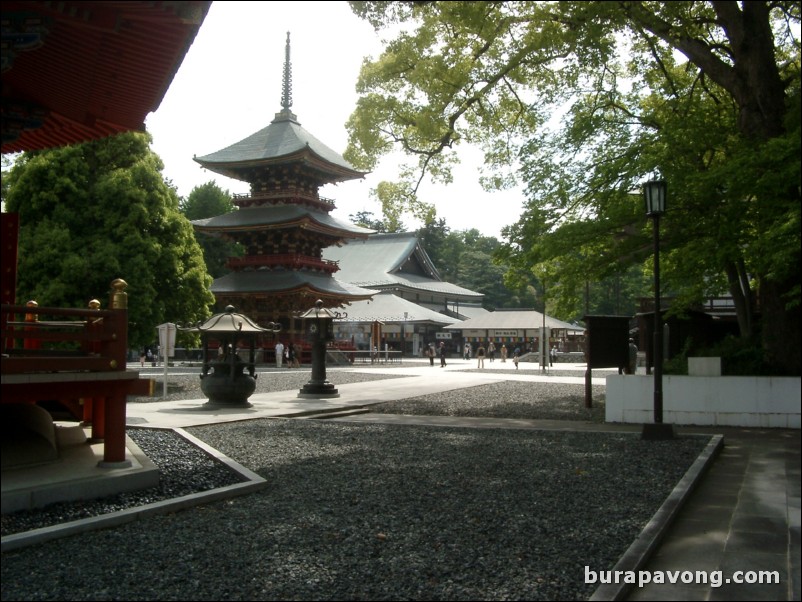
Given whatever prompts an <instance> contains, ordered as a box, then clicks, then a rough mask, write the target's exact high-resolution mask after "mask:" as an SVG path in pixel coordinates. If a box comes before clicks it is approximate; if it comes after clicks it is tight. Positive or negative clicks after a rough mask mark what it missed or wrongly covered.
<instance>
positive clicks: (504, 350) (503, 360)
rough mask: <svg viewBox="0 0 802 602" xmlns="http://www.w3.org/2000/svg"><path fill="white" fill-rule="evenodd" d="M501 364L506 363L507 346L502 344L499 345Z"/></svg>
mask: <svg viewBox="0 0 802 602" xmlns="http://www.w3.org/2000/svg"><path fill="white" fill-rule="evenodd" d="M501 363H502V364H506V363H507V346H506V345H505V344H504V343H502V344H501Z"/></svg>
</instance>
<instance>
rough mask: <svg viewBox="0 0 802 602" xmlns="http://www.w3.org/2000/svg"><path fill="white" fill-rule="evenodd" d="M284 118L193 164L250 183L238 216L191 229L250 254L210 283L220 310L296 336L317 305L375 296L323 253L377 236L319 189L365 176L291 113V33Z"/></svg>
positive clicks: (339, 304) (280, 115)
mask: <svg viewBox="0 0 802 602" xmlns="http://www.w3.org/2000/svg"><path fill="white" fill-rule="evenodd" d="M283 78H284V80H283V90H282V101H281V111H280V112H279V113H276V115H275V118H274V119H273V121H272V122H271V123H270V125H268V126H267V127H266V128H264V129H262V130H260V131H258V132H256V133H255V134H252V135H251V136H249V137H247V138H245V139H244V140H241V141H240V142H237V143H235V144H232V145H231V146H229V147H227V148H224V149H222V150H219V151H217V152H214V153H211V154H209V155H205V156H203V157H195V161H197V162H198V163H199V164H200V165H202V166H203V167H204V168H206V169H209V170H211V171H213V172H215V173H218V174H221V175H224V176H227V177H229V178H234V179H237V180H242V181H244V182H248V183H249V184H250V193H249V194H245V195H235V196H234V199H233V201H234V204H235V205H236V206H237V207H238V210H235V211H232V212H230V213H227V214H224V215H219V216H217V217H213V218H208V219H202V220H196V221H194V222H193V225H194V227H195V229H196V230H197V231H198V232H202V233H206V234H211V235H214V236H220V237H223V238H225V239H227V240H229V241H234V242H237V243H240V245H241V246H242V247H243V248H244V250H245V254H244V255H243V256H242V257H233V258H231V259H230V260H229V262H228V267H229V268H230V269H231V272H230V273H228V274H226V275H225V276H222V277H221V278H217V279H216V280H215V281H214V283H213V284H212V293H213V294H214V295H215V298H216V300H217V304H218V306H219V307H221V308H222V307H224V306H226V305H233V306H234V307H235V308H236V309H237V311H239V312H241V313H243V314H245V315H247V316H249V317H250V318H252V319H253V320H254V321H256V322H257V323H259V324H261V323H268V322H280V323H281V324H282V332H285V333H288V336H289V337H293V336H295V334H297V327H298V326H300V325H299V324H297V325H296V324H295V319H294V316H297V315H298V314H300V313H302V312H304V311H306V310H308V309H309V308H310V307H312V306H313V305H314V304H315V301H316V300H318V299H320V300H322V301H323V306H324V307H328V308H339V307H346V306H347V305H348V304H350V303H351V302H354V301H360V300H366V299H370V298H371V297H372V296H373V295H374V294H375V292H374V291H372V290H368V289H364V288H361V287H359V286H356V285H353V284H349V283H346V282H343V281H341V280H339V279H337V278H335V276H334V275H335V273H336V272H337V271H338V269H339V266H338V265H337V262H336V261H331V260H326V259H324V258H323V249H325V248H326V247H331V246H336V245H339V244H342V243H343V242H345V241H347V240H349V239H364V238H367V236H368V235H369V234H370V233H371V232H372V230H368V229H365V228H362V227H360V226H356V225H354V224H351V223H348V222H343V221H340V220H337V219H335V218H333V217H332V216H331V215H329V214H330V212H331V211H332V210H333V209H334V208H335V205H334V202H333V201H331V200H329V199H325V198H322V197H321V196H320V194H319V189H320V187H321V186H323V185H325V184H329V183H336V182H343V181H347V180H353V179H356V178H361V177H364V175H365V174H364V173H363V172H360V171H357V170H356V169H354V168H353V167H352V166H351V165H350V164H349V163H348V162H347V161H346V160H345V159H344V158H343V157H342V156H341V155H339V154H338V153H337V152H335V151H333V150H332V149H330V148H329V147H327V146H326V145H325V144H323V143H322V142H320V141H319V140H318V139H317V138H315V137H314V136H313V135H312V134H310V133H309V132H307V131H306V130H305V129H304V128H302V127H301V124H300V123H299V122H298V118H297V117H296V115H295V114H294V113H293V112H292V111H291V110H290V107H291V106H292V91H291V64H290V38H289V33H288V34H287V43H286V57H285V64H284V76H283Z"/></svg>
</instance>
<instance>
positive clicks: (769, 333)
mask: <svg viewBox="0 0 802 602" xmlns="http://www.w3.org/2000/svg"><path fill="white" fill-rule="evenodd" d="M798 284H799V283H798V282H784V283H776V282H772V281H770V280H763V281H762V282H761V283H760V310H761V314H762V320H761V325H762V328H761V330H762V332H761V336H762V340H763V348H764V350H765V351H766V355H767V357H768V360H769V361H770V362H771V364H772V365H773V366H776V367H777V368H778V369H779V370H778V371H779V372H781V373H785V374H788V375H793V376H799V375H800V374H802V355H800V345H799V333H800V326H802V320H800V317H801V314H802V311H801V309H802V308H800V306H799V305H796V306H795V307H792V308H790V309H789V308H788V307H787V301H786V300H785V299H784V295H783V293H785V292H787V291H790V290H792V289H793V286H794V285H798Z"/></svg>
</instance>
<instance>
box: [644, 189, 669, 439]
mask: <svg viewBox="0 0 802 602" xmlns="http://www.w3.org/2000/svg"><path fill="white" fill-rule="evenodd" d="M643 198H644V200H645V201H646V215H647V216H648V217H651V218H652V221H653V222H654V227H653V231H654V333H653V338H654V353H653V354H652V355H653V358H654V423H652V424H648V423H647V424H644V425H643V432H642V438H643V439H672V438H673V437H674V428H673V426H672V425H671V424H665V423H664V422H663V319H662V316H661V314H660V216H661V215H662V214H663V213H665V211H666V183H665V181H663V180H652V181H650V182H646V183H645V184H644V185H643Z"/></svg>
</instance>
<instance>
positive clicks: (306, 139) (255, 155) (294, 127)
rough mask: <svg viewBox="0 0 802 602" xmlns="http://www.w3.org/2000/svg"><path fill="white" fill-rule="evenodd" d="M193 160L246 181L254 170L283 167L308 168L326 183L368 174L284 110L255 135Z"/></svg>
mask: <svg viewBox="0 0 802 602" xmlns="http://www.w3.org/2000/svg"><path fill="white" fill-rule="evenodd" d="M290 115H291V114H290ZM194 160H195V161H196V162H197V163H199V164H200V165H202V166H203V167H205V168H206V169H208V170H210V171H213V172H215V173H219V174H220V175H223V176H226V177H229V178H234V179H236V180H242V181H246V182H248V181H251V175H250V174H252V173H254V172H257V171H258V172H264V171H266V170H274V169H280V168H283V167H292V168H294V169H299V168H300V169H302V170H304V171H309V172H311V173H313V174H314V175H315V176H316V179H318V180H319V181H320V182H321V183H327V184H328V183H334V182H345V181H347V180H355V179H357V178H362V177H364V176H365V172H361V171H357V170H356V169H354V168H353V167H352V166H351V165H350V164H349V163H348V162H347V161H346V160H345V159H343V157H342V156H341V155H340V154H339V153H337V152H336V151H334V150H332V149H331V148H329V147H328V146H326V145H325V144H323V143H322V142H321V141H320V140H318V139H317V138H315V137H314V136H313V135H312V134H310V133H309V132H308V131H306V130H305V129H304V128H303V127H301V124H299V123H298V122H297V121H296V120H295V119H294V116H292V117H288V116H286V115H284V114H283V113H279V114H278V116H277V118H276V119H274V120H273V121H272V122H271V123H270V125H268V126H267V127H266V128H263V129H261V130H259V131H258V132H256V133H255V134H252V135H250V136H248V137H247V138H245V139H243V140H240V141H239V142H236V143H234V144H232V145H231V146H229V147H226V148H224V149H222V150H219V151H217V152H214V153H211V154H209V155H205V156H203V157H195V158H194Z"/></svg>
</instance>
